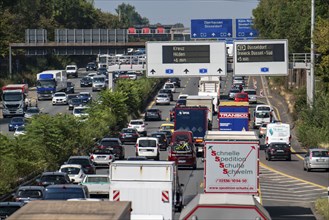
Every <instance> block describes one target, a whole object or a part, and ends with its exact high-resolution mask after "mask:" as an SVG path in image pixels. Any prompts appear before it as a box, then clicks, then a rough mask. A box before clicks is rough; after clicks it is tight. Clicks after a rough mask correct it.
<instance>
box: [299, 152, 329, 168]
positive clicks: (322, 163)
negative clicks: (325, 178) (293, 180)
mask: <svg viewBox="0 0 329 220" xmlns="http://www.w3.org/2000/svg"><path fill="white" fill-rule="evenodd" d="M303 166H304V170H306V171H307V172H310V171H312V170H313V169H326V170H327V171H329V151H328V149H323V148H311V149H308V151H307V153H306V154H305V157H304V162H303Z"/></svg>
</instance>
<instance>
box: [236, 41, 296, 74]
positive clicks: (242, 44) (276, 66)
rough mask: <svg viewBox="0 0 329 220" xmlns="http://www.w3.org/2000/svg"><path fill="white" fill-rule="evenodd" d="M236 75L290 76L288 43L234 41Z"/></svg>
mask: <svg viewBox="0 0 329 220" xmlns="http://www.w3.org/2000/svg"><path fill="white" fill-rule="evenodd" d="M234 50H235V51H234V75H236V76H238V75H267V76H270V75H288V65H289V59H288V41H287V40H259V41H234Z"/></svg>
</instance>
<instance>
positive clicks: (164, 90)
mask: <svg viewBox="0 0 329 220" xmlns="http://www.w3.org/2000/svg"><path fill="white" fill-rule="evenodd" d="M161 93H166V94H168V95H169V97H170V101H174V95H173V93H172V91H171V89H160V90H159V93H158V94H161Z"/></svg>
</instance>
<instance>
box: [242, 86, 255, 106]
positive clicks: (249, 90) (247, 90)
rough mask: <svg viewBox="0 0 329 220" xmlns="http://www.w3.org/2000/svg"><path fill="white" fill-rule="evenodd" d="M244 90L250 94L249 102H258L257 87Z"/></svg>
mask: <svg viewBox="0 0 329 220" xmlns="http://www.w3.org/2000/svg"><path fill="white" fill-rule="evenodd" d="M243 92H245V93H247V94H248V100H249V103H257V92H256V89H243Z"/></svg>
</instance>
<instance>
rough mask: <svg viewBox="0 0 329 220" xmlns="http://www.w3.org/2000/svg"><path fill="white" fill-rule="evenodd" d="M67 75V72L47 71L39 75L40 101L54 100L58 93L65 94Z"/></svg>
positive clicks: (38, 90) (38, 92) (38, 93)
mask: <svg viewBox="0 0 329 220" xmlns="http://www.w3.org/2000/svg"><path fill="white" fill-rule="evenodd" d="M66 88H67V75H66V72H65V70H46V71H43V72H41V73H38V74H37V95H38V100H43V99H52V95H53V94H54V93H56V92H60V91H63V92H65V91H66Z"/></svg>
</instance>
